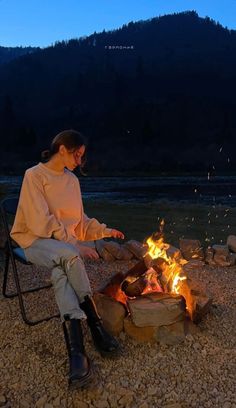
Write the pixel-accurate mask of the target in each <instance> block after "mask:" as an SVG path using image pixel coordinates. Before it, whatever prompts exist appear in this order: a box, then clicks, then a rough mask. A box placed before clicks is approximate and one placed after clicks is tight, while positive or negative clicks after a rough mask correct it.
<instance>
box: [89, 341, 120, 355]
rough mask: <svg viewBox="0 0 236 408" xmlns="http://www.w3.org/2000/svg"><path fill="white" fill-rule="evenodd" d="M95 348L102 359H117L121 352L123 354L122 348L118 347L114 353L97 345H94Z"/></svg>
mask: <svg viewBox="0 0 236 408" xmlns="http://www.w3.org/2000/svg"><path fill="white" fill-rule="evenodd" d="M94 346H95V348H96V350H97V351H98V352H99V354H100V355H101V356H102V357H105V358H110V359H115V358H117V357H119V356H120V352H121V349H120V347H118V348H117V349H116V350H113V351H104V350H101V349H100V348H98V347H97V345H96V344H95V343H94Z"/></svg>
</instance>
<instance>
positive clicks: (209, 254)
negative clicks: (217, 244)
mask: <svg viewBox="0 0 236 408" xmlns="http://www.w3.org/2000/svg"><path fill="white" fill-rule="evenodd" d="M213 258H214V249H213V248H212V247H208V248H206V250H205V262H206V263H207V264H208V265H214V264H215V262H214V260H213Z"/></svg>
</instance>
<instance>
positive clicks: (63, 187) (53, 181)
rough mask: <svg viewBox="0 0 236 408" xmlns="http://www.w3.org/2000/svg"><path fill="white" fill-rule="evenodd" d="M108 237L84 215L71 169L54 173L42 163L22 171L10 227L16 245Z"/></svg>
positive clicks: (108, 229)
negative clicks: (21, 179) (45, 239)
mask: <svg viewBox="0 0 236 408" xmlns="http://www.w3.org/2000/svg"><path fill="white" fill-rule="evenodd" d="M77 226H79V228H78V230H79V233H78V231H77V235H76V234H75V228H76V227H77ZM110 236H111V229H110V228H106V225H105V224H100V223H99V222H98V221H97V220H96V219H95V218H91V219H90V218H88V217H87V216H86V214H84V209H83V203H82V198H81V191H80V184H79V180H78V178H77V177H76V176H75V175H74V174H73V173H72V172H71V171H69V170H67V169H64V170H63V171H62V172H58V171H55V170H51V169H49V168H48V167H46V166H45V165H44V164H43V163H39V164H37V165H36V166H34V167H31V168H30V169H28V170H26V172H25V176H24V179H23V183H22V187H21V192H20V199H19V204H18V208H17V212H16V217H15V221H14V224H13V227H12V230H11V237H12V239H13V240H14V241H16V242H17V244H18V245H19V246H20V247H22V248H27V247H29V246H30V245H31V244H32V243H33V242H34V241H35V240H36V239H38V238H55V239H58V240H60V241H65V242H69V243H72V244H73V243H74V244H75V243H76V242H77V240H80V241H92V240H96V239H101V238H104V237H110Z"/></svg>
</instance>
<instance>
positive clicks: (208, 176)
mask: <svg viewBox="0 0 236 408" xmlns="http://www.w3.org/2000/svg"><path fill="white" fill-rule="evenodd" d="M207 179H208V180H210V173H209V172H208V173H207Z"/></svg>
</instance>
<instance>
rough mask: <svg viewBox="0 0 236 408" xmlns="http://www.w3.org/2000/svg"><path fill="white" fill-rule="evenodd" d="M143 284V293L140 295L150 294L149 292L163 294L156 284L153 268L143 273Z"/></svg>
mask: <svg viewBox="0 0 236 408" xmlns="http://www.w3.org/2000/svg"><path fill="white" fill-rule="evenodd" d="M145 282H146V286H145V289H144V291H143V292H142V295H145V293H151V292H163V289H162V287H161V285H160V283H159V282H158V278H157V272H156V271H155V269H153V268H149V269H148V270H147V272H146V273H145Z"/></svg>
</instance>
